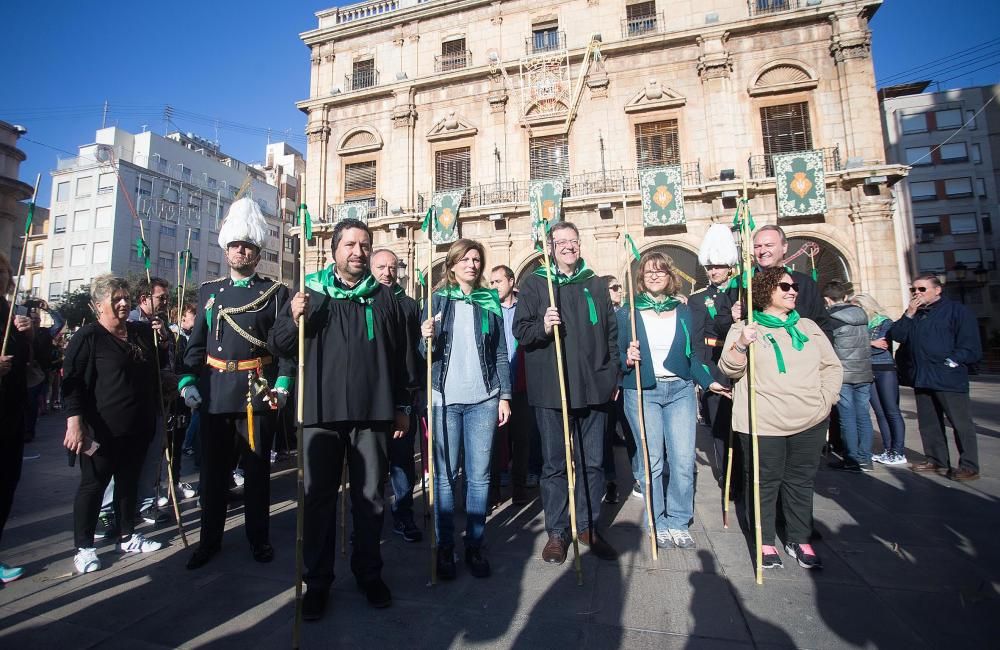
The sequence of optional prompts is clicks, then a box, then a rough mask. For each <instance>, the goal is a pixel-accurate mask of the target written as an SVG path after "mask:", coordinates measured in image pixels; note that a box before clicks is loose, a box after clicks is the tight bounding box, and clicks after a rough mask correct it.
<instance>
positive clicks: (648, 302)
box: [635, 292, 691, 359]
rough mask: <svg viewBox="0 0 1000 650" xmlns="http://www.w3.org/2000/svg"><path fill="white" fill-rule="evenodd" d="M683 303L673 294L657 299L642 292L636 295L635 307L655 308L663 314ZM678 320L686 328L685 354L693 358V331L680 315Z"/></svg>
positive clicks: (641, 309)
mask: <svg viewBox="0 0 1000 650" xmlns="http://www.w3.org/2000/svg"><path fill="white" fill-rule="evenodd" d="M679 304H681V301H680V300H678V299H677V298H674V297H673V296H668V297H667V299H666V300H662V301H656V300H654V299H653V297H652V296H650V295H649V294H648V293H646V292H642V293H640V294H639V295H638V296H636V297H635V308H636V309H637V310H638V311H646V310H650V309H651V310H653V311H654V312H656V313H657V314H662V313H663V312H665V311H673V310H675V309H677V305H679ZM677 321H678V322H679V323H680V324H681V329H683V330H684V356H686V357H687V358H688V359H690V358H691V332H690V331H688V326H687V323H685V322H684V319H683V318H680V317H678V318H677Z"/></svg>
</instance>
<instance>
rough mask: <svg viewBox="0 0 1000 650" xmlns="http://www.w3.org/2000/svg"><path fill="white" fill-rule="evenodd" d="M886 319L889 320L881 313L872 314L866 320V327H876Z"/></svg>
mask: <svg viewBox="0 0 1000 650" xmlns="http://www.w3.org/2000/svg"><path fill="white" fill-rule="evenodd" d="M887 320H889V317H888V316H883V315H882V314H875V315H874V316H872V319H871V320H870V321H868V329H875V328H876V327H878V326H879V325H881V324H882V323H884V322H886V321H887Z"/></svg>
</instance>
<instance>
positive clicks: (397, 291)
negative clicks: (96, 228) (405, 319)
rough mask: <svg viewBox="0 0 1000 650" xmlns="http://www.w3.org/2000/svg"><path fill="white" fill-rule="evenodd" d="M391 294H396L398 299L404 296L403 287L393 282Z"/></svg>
mask: <svg viewBox="0 0 1000 650" xmlns="http://www.w3.org/2000/svg"><path fill="white" fill-rule="evenodd" d="M392 295H394V296H396V298H397V299H399V298H402V297H403V296H405V295H406V292H405V291H403V287H401V286H399V285H398V284H394V285H392Z"/></svg>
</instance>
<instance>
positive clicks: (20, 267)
mask: <svg viewBox="0 0 1000 650" xmlns="http://www.w3.org/2000/svg"><path fill="white" fill-rule="evenodd" d="M41 180H42V175H41V174H38V175H37V176H35V191H34V192H32V194H31V203H29V204H28V220H26V221H25V226H24V245H23V246H21V261H19V262H18V263H17V276H16V278H17V279H16V280H15V281H14V295H13V296H11V299H10V305H9V307H10V308H9V309H8V310H7V328H6V329H5V330H4V334H3V346H2V348H0V356H6V355H7V343H8V341H10V330H11V324H12V323H13V322H14V303H15V302H17V292H18V291H20V290H21V274H22V273H24V261H25V256H26V255H27V254H28V230H29V229H30V228H31V221H30V219H31V218H32V217H33V216H34V214H35V199H37V198H38V183H39V182H40V181H41ZM4 289H5V290H6V287H5V288H4Z"/></svg>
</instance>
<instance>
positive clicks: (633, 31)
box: [622, 12, 664, 40]
mask: <svg viewBox="0 0 1000 650" xmlns="http://www.w3.org/2000/svg"><path fill="white" fill-rule="evenodd" d="M663 25H664V22H663V13H662V12H661V13H655V14H647V15H645V16H634V17H632V18H622V39H623V40H627V39H630V38H639V37H641V36H649V35H651V34H662V33H663Z"/></svg>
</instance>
